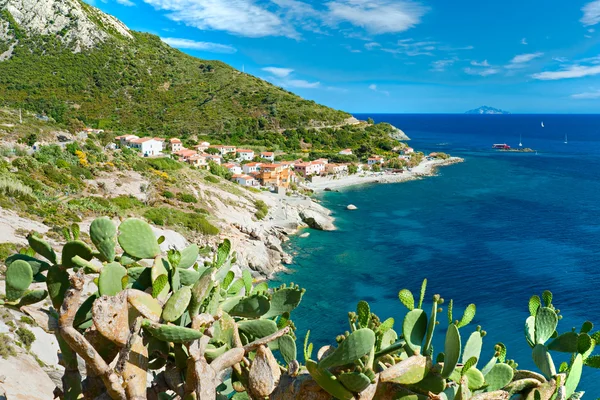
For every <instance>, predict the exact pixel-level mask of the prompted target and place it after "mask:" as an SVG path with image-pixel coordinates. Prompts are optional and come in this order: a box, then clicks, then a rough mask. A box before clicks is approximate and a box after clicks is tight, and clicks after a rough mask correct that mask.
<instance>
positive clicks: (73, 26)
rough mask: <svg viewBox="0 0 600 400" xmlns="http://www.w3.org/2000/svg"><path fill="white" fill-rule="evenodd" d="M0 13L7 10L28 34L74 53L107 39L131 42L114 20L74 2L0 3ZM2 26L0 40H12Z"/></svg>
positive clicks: (10, 0)
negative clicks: (55, 41) (47, 38)
mask: <svg viewBox="0 0 600 400" xmlns="http://www.w3.org/2000/svg"><path fill="white" fill-rule="evenodd" d="M0 10H7V11H8V12H9V13H10V15H11V16H12V18H13V19H14V21H15V22H16V23H17V24H18V25H19V27H20V28H21V29H22V30H24V31H25V32H27V33H28V34H39V35H55V36H56V37H57V38H59V39H60V40H61V41H62V42H63V43H64V44H66V45H68V46H70V47H71V48H72V50H73V51H74V52H79V51H82V50H84V49H88V48H91V47H94V46H95V45H97V44H98V43H101V42H104V41H105V40H107V39H108V38H109V37H111V36H120V37H123V38H133V36H132V35H131V33H130V32H129V29H128V28H127V27H126V26H125V25H124V24H123V23H122V22H120V21H119V20H117V19H116V18H115V17H113V16H110V15H107V14H105V13H103V12H102V11H100V10H98V9H97V8H95V7H92V6H89V5H87V4H85V3H83V2H80V1H77V0H43V1H40V0H0ZM5 25H6V22H3V23H2V25H0V40H11V39H14V37H12V34H11V32H10V30H9V29H7V28H5Z"/></svg>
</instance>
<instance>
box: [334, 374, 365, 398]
mask: <svg viewBox="0 0 600 400" xmlns="http://www.w3.org/2000/svg"><path fill="white" fill-rule="evenodd" d="M337 379H338V380H339V381H340V382H341V383H342V385H344V386H345V387H346V389H348V390H350V391H351V392H353V393H360V392H362V391H363V390H365V389H366V388H367V387H369V385H370V384H371V380H370V379H369V378H368V377H367V376H366V375H365V374H363V373H362V372H344V373H341V374H339V375H338V376H337Z"/></svg>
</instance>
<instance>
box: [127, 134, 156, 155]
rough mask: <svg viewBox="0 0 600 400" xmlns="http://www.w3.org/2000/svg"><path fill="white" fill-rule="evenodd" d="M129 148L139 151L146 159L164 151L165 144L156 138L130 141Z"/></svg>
mask: <svg viewBox="0 0 600 400" xmlns="http://www.w3.org/2000/svg"><path fill="white" fill-rule="evenodd" d="M129 147H133V148H134V149H139V150H140V152H141V153H142V154H143V156H144V157H148V156H157V155H159V154H161V152H162V151H163V142H162V141H160V140H156V139H155V138H149V137H145V138H138V139H133V140H129Z"/></svg>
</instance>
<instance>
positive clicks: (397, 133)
mask: <svg viewBox="0 0 600 400" xmlns="http://www.w3.org/2000/svg"><path fill="white" fill-rule="evenodd" d="M392 128H394V131H393V132H392V133H390V136H391V137H392V139H396V140H400V141H404V140H410V138H409V137H408V136H407V135H406V133H404V132H403V131H402V130H401V129H398V128H396V127H395V126H392Z"/></svg>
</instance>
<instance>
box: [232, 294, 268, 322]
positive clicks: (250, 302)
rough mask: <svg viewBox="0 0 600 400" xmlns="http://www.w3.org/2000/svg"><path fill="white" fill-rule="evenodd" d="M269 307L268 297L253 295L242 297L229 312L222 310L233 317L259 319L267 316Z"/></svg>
mask: <svg viewBox="0 0 600 400" xmlns="http://www.w3.org/2000/svg"><path fill="white" fill-rule="evenodd" d="M270 306H271V305H270V303H269V298H268V297H266V296H263V295H254V296H250V297H244V298H242V299H241V300H240V301H239V302H238V303H237V304H235V305H234V306H233V307H231V308H230V309H229V310H225V309H224V310H225V311H227V312H229V315H231V316H234V317H244V318H259V317H261V316H263V315H266V314H267V312H268V311H269V308H270Z"/></svg>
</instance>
